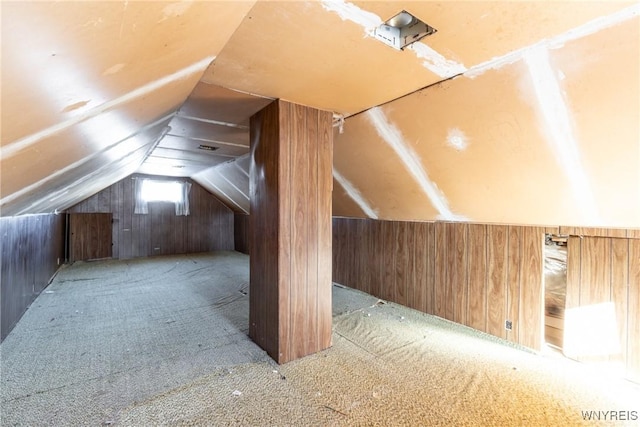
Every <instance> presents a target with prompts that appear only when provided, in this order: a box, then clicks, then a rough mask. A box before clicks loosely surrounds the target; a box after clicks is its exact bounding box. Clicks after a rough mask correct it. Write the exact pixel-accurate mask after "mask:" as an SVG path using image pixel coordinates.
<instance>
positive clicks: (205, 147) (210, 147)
mask: <svg viewBox="0 0 640 427" xmlns="http://www.w3.org/2000/svg"><path fill="white" fill-rule="evenodd" d="M198 148H199V149H200V150H204V151H216V150H217V149H218V148H220V147H214V146H213V145H202V144H201V145H199V146H198Z"/></svg>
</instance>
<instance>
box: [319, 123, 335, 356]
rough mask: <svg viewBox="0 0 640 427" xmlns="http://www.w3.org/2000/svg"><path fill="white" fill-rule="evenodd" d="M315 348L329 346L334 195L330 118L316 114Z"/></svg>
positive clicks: (331, 125) (331, 126)
mask: <svg viewBox="0 0 640 427" xmlns="http://www.w3.org/2000/svg"><path fill="white" fill-rule="evenodd" d="M317 120H318V132H317V135H318V142H317V150H318V157H317V165H318V181H317V191H318V193H317V197H318V212H319V215H318V251H319V252H318V295H317V307H318V308H317V312H318V332H317V334H318V339H317V342H318V348H320V347H322V346H329V345H331V322H332V299H331V293H332V286H331V235H332V232H331V212H332V199H331V194H332V192H333V188H332V187H333V116H332V115H331V114H325V113H322V114H318V117H317Z"/></svg>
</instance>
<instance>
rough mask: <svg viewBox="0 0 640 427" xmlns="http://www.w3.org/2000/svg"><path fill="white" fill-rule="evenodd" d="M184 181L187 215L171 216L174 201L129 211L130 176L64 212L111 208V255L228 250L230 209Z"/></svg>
mask: <svg viewBox="0 0 640 427" xmlns="http://www.w3.org/2000/svg"><path fill="white" fill-rule="evenodd" d="M136 176H137V177H146V176H143V175H136ZM150 178H153V179H158V180H175V179H176V178H167V177H156V176H154V177H150ZM182 179H184V178H182ZM189 182H190V183H191V191H190V194H189V201H190V211H191V214H190V215H188V216H179V217H178V216H176V215H175V206H174V205H173V204H172V203H164V202H157V203H156V202H154V203H150V204H149V214H145V215H140V214H134V213H133V211H134V207H135V200H134V186H135V180H134V179H132V177H127V178H125V179H123V180H121V181H118V182H117V183H115V184H113V185H112V186H110V187H107V188H106V189H104V190H103V191H101V192H100V193H98V194H96V195H94V196H92V197H90V198H89V199H87V200H85V201H83V202H81V203H79V204H77V205H75V206H73V207H72V208H70V209H69V210H68V212H70V213H82V212H84V213H112V214H113V225H112V238H113V252H112V255H113V257H114V258H121V259H129V258H136V257H146V256H153V255H168V254H181V253H193V252H207V251H214V250H233V249H234V226H233V221H234V219H233V212H232V211H231V210H230V209H228V208H227V207H226V206H225V205H224V204H222V202H220V201H219V200H218V199H217V198H215V196H213V195H212V194H211V193H209V192H208V191H207V190H205V189H204V188H202V187H201V186H200V185H198V184H197V183H195V182H193V181H189ZM107 203H108V205H107Z"/></svg>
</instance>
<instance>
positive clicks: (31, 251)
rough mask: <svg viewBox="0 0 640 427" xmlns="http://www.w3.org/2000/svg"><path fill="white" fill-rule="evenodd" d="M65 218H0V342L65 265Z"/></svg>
mask: <svg viewBox="0 0 640 427" xmlns="http://www.w3.org/2000/svg"><path fill="white" fill-rule="evenodd" d="M65 219H66V218H65V215H53V214H47V215H29V216H18V217H1V218H0V237H1V239H0V277H2V280H0V304H1V308H0V342H1V341H3V340H4V339H5V337H6V336H7V335H8V334H9V333H10V332H11V330H12V329H13V328H14V326H15V325H16V323H17V322H18V320H20V318H21V317H22V315H23V314H24V312H25V310H26V309H27V308H28V307H29V305H31V303H32V302H33V300H34V299H35V298H36V297H37V296H38V295H39V294H40V293H41V292H42V290H43V289H45V288H46V287H47V285H48V284H49V280H50V279H51V277H52V276H53V275H54V273H55V272H56V270H57V269H58V266H59V265H60V264H61V263H62V262H63V261H64V240H65V237H64V236H65Z"/></svg>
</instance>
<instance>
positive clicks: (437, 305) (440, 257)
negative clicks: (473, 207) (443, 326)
mask: <svg viewBox="0 0 640 427" xmlns="http://www.w3.org/2000/svg"><path fill="white" fill-rule="evenodd" d="M434 226H435V227H434V233H435V234H434V236H435V243H434V252H435V257H434V258H435V275H434V310H433V314H435V315H436V316H440V317H443V318H444V317H446V306H447V302H446V298H447V294H446V288H447V259H448V258H447V241H448V239H447V224H446V223H443V222H436V223H435V224H434Z"/></svg>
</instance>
